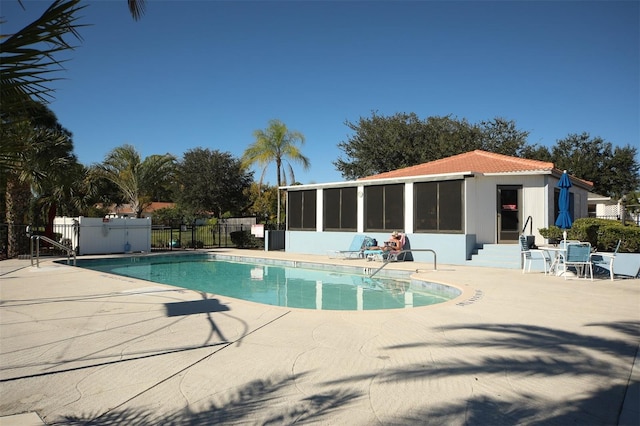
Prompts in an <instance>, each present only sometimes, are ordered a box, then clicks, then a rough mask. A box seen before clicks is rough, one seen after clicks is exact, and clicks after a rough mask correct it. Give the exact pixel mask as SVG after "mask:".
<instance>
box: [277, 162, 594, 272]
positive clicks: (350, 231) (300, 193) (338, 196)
mask: <svg viewBox="0 0 640 426" xmlns="http://www.w3.org/2000/svg"><path fill="white" fill-rule="evenodd" d="M562 173H563V171H562V170H559V169H557V168H556V167H554V165H553V163H549V162H543V161H536V160H527V159H522V158H517V157H510V156H506V155H501V154H495V153H490V152H486V151H480V150H476V151H472V152H467V153H464V154H459V155H455V156H452V157H448V158H443V159H440V160H436V161H432V162H428V163H424V164H419V165H416V166H412V167H406V168H402V169H398V170H393V171H390V172H386V173H381V174H378V175H374V176H369V177H366V178H362V179H358V180H355V181H347V182H334V183H325V184H309V185H296V186H285V187H283V189H284V190H286V192H287V196H286V200H287V231H286V234H285V247H286V248H285V250H286V251H287V252H292V253H306V254H327V253H329V252H331V251H335V250H346V249H347V248H348V247H349V245H350V243H351V240H352V239H353V236H354V235H355V234H367V235H369V236H371V237H373V238H376V239H377V240H378V241H385V240H387V239H388V237H389V234H390V233H391V232H393V231H400V232H404V233H406V234H407V240H408V248H411V249H427V248H428V249H434V250H435V251H436V252H437V256H438V262H439V263H440V262H442V263H447V264H467V263H468V262H469V261H470V260H471V259H472V257H474V255H476V254H477V253H478V252H479V250H480V251H482V249H487V248H488V246H491V245H496V246H509V249H510V250H511V251H514V252H515V253H516V255H515V256H514V258H515V261H518V260H519V257H518V254H519V248H518V237H519V235H520V234H523V233H524V234H526V235H532V236H533V238H535V242H536V244H538V245H540V244H543V243H544V239H543V237H542V236H541V235H540V233H539V232H538V229H539V228H546V227H548V226H550V225H553V224H554V222H555V218H556V217H557V215H558V194H559V191H560V190H559V188H557V187H556V184H557V183H558V181H559V179H560V177H561V176H562ZM570 179H571V182H572V185H573V186H572V187H571V189H570V205H571V209H570V210H571V212H570V213H571V216H572V218H573V219H574V220H575V219H577V218H581V217H587V216H588V208H587V207H588V204H587V194H588V192H589V190H590V189H591V188H592V186H593V185H592V184H591V182H588V181H585V180H582V179H579V178H577V177H574V176H571V177H570ZM405 248H407V246H405ZM413 258H414V260H416V261H422V262H429V261H432V260H433V257H432V255H431V254H430V253H427V252H414V253H413Z"/></svg>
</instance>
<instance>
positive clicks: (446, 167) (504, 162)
mask: <svg viewBox="0 0 640 426" xmlns="http://www.w3.org/2000/svg"><path fill="white" fill-rule="evenodd" d="M553 170H554V166H553V163H548V162H546V161H538V160H528V159H525V158H518V157H510V156H508V155H502V154H495V153H493V152H487V151H482V150H475V151H470V152H465V153H464V154H458V155H454V156H452V157H447V158H442V159H440V160H435V161H430V162H428V163H423V164H418V165H415V166H411V167H405V168H402V169H397V170H391V171H389V172H385V173H380V174H377V175H373V176H367V177H364V178H361V179H359V180H368V179H384V178H402V177H412V176H425V175H437V174H444V173H459V172H475V173H510V172H529V171H550V172H551V171H553ZM556 170H557V169H556Z"/></svg>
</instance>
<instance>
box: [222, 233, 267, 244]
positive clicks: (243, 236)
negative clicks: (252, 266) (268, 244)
mask: <svg viewBox="0 0 640 426" xmlns="http://www.w3.org/2000/svg"><path fill="white" fill-rule="evenodd" d="M229 236H230V237H231V242H232V243H233V244H234V245H235V246H236V247H238V248H260V247H264V243H263V242H262V240H261V239H259V238H256V237H255V236H254V235H253V234H251V232H250V231H234V232H231V233H230V234H229Z"/></svg>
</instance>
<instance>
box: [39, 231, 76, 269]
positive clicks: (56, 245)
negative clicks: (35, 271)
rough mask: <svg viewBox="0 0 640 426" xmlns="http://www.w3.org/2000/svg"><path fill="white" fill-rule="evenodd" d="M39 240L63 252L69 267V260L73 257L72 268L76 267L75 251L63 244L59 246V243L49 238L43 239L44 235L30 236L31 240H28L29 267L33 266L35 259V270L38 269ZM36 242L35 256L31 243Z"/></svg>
mask: <svg viewBox="0 0 640 426" xmlns="http://www.w3.org/2000/svg"><path fill="white" fill-rule="evenodd" d="M40 240H43V241H46V242H47V243H49V244H51V245H53V246H54V247H57V248H59V249H61V250H64V251H66V252H67V265H69V262H70V260H71V257H73V266H76V251H75V250H74V249H72V248H71V247H67V246H65V245H64V244H60V243H59V242H57V241H55V240H52V239H51V238H49V237H45V236H44V235H32V236H31V239H30V243H31V266H33V259H34V257H35V259H36V265H35V266H36V268H39V267H40ZM34 241H36V244H35V246H36V254H35V256H34V255H33V242H34Z"/></svg>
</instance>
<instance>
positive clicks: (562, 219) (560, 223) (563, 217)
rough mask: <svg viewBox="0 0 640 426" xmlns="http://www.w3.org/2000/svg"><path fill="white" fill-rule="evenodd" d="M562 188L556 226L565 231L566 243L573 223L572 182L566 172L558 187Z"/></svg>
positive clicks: (563, 234)
mask: <svg viewBox="0 0 640 426" xmlns="http://www.w3.org/2000/svg"><path fill="white" fill-rule="evenodd" d="M556 186H557V187H558V188H560V195H559V196H558V210H559V212H558V217H557V219H556V226H557V227H558V228H560V229H562V230H563V232H562V236H563V237H564V239H565V241H566V239H567V229H569V228H571V225H573V222H572V220H571V214H569V188H571V180H570V179H569V175H568V174H567V171H566V170H565V171H564V173H563V174H562V176H561V177H560V181H559V182H558V185H556Z"/></svg>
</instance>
